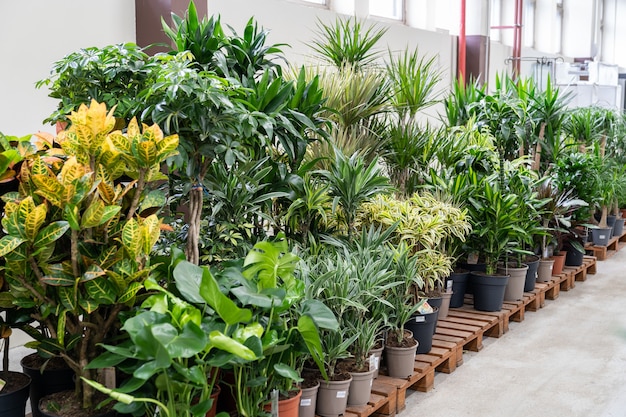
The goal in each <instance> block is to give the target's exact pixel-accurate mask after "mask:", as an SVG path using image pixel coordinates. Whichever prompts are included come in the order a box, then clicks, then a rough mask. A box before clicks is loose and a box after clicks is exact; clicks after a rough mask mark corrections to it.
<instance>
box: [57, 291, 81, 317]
mask: <svg viewBox="0 0 626 417" xmlns="http://www.w3.org/2000/svg"><path fill="white" fill-rule="evenodd" d="M56 290H57V293H58V294H59V300H60V301H61V304H63V306H64V307H65V308H66V309H68V310H70V311H76V308H77V307H78V299H77V297H76V290H75V287H74V286H68V287H57V288H56Z"/></svg>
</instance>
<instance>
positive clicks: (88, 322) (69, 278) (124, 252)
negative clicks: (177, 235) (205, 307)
mask: <svg viewBox="0 0 626 417" xmlns="http://www.w3.org/2000/svg"><path fill="white" fill-rule="evenodd" d="M68 118H69V119H70V121H71V122H72V126H71V127H70V128H69V130H67V131H63V132H61V133H60V134H59V136H58V137H57V138H56V141H57V142H58V144H59V145H60V146H61V148H60V149H59V148H53V147H52V146H50V148H49V149H47V150H45V152H44V154H43V155H41V156H36V157H34V158H32V159H29V160H28V161H24V162H23V163H22V167H21V172H20V174H21V175H20V191H19V192H17V193H9V194H6V195H5V196H4V199H5V202H6V206H5V210H4V213H5V215H4V217H3V221H2V223H3V227H4V228H5V230H6V231H7V235H6V236H4V237H3V238H2V239H0V255H1V256H2V257H3V258H4V259H5V261H6V269H5V275H6V279H7V281H8V283H9V286H10V289H11V293H12V295H13V296H14V297H15V304H16V305H18V306H24V307H33V310H32V311H33V312H32V318H33V319H35V320H37V321H38V322H39V323H41V325H42V326H43V327H45V329H46V333H47V334H49V336H50V337H44V338H43V339H42V340H39V341H38V343H37V346H38V349H39V350H40V351H42V352H48V354H54V355H59V356H61V357H62V358H63V359H64V360H65V361H66V362H67V364H68V365H69V366H70V368H72V369H73V370H74V372H75V374H76V376H77V379H76V390H75V393H76V396H77V398H73V401H72V402H73V403H74V404H75V403H78V404H80V405H79V408H80V409H83V410H88V409H93V408H94V407H95V406H96V405H97V400H96V399H95V391H94V390H93V389H92V388H91V387H89V386H88V385H87V384H84V383H83V382H82V381H81V379H80V377H86V378H87V379H96V375H95V373H94V371H93V370H91V369H87V368H86V365H87V363H89V361H90V360H92V359H93V358H95V357H96V356H97V355H98V354H99V352H100V351H101V348H100V347H99V343H102V342H104V341H106V340H108V338H110V337H112V336H114V335H115V334H116V333H117V326H118V316H119V314H120V313H121V312H122V311H123V310H125V309H127V308H129V306H132V304H133V302H134V300H135V296H136V294H137V292H138V291H139V290H140V289H141V288H142V283H143V281H144V280H145V279H146V278H147V276H148V274H149V273H150V270H151V267H150V263H149V256H148V254H149V252H150V250H151V248H152V245H153V244H154V243H155V242H156V240H157V239H158V237H159V225H160V221H159V218H158V217H157V216H156V215H155V214H149V213H153V212H154V211H155V209H158V207H159V204H161V203H162V201H164V199H162V198H159V196H158V193H155V192H154V191H152V192H150V193H148V192H147V191H149V185H150V184H151V183H152V182H153V181H155V180H158V179H162V178H163V176H162V174H161V173H160V164H161V163H162V162H163V161H164V160H165V158H167V157H169V156H171V155H172V154H174V153H175V152H176V147H177V145H178V139H177V137H176V136H168V137H164V136H163V134H162V133H161V130H160V129H159V128H158V126H151V127H147V126H146V127H144V129H143V130H142V129H141V128H140V127H139V125H138V124H137V123H136V122H135V121H131V123H130V124H129V126H128V130H127V133H125V134H122V133H121V132H119V131H117V132H113V127H114V125H115V119H114V117H113V114H112V111H107V109H106V106H105V105H104V104H99V103H96V102H92V103H91V105H90V106H89V107H87V106H85V105H82V106H81V107H80V108H79V110H78V111H77V112H73V113H72V114H71V115H69V116H68ZM123 174H126V175H129V176H130V178H131V180H130V181H128V182H119V183H116V182H115V181H116V180H117V179H118V178H119V177H120V176H122V175H123ZM35 406H36V405H35ZM83 412H85V413H86V411H83Z"/></svg>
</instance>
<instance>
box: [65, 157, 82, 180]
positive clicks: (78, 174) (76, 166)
mask: <svg viewBox="0 0 626 417" xmlns="http://www.w3.org/2000/svg"><path fill="white" fill-rule="evenodd" d="M87 172H88V169H87V167H86V166H85V165H83V164H80V163H78V161H77V160H76V158H74V157H72V158H69V159H68V160H67V162H66V163H65V164H64V165H63V168H62V169H61V181H62V182H63V184H68V183H70V182H72V181H75V180H77V179H80V178H82V177H83V176H84V175H85V174H86V173H87Z"/></svg>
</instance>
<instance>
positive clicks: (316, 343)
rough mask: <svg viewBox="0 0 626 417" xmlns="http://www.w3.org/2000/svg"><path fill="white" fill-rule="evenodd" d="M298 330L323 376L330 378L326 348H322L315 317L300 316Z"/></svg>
mask: <svg viewBox="0 0 626 417" xmlns="http://www.w3.org/2000/svg"><path fill="white" fill-rule="evenodd" d="M298 331H299V332H300V335H301V336H302V339H303V340H304V343H305V344H306V347H307V349H308V350H309V353H310V354H311V357H312V358H313V360H314V361H315V363H316V364H317V366H318V368H319V369H320V371H321V372H322V376H323V377H324V379H328V376H327V375H326V369H325V368H324V350H323V349H322V342H321V340H320V334H319V330H318V329H317V327H316V326H315V323H314V322H313V319H312V318H311V317H310V316H300V318H299V319H298Z"/></svg>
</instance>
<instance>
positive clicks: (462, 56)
mask: <svg viewBox="0 0 626 417" xmlns="http://www.w3.org/2000/svg"><path fill="white" fill-rule="evenodd" d="M465 1H466V0H461V27H460V28H459V29H460V30H459V52H458V54H459V62H458V67H459V68H458V77H459V80H460V81H461V82H462V83H463V85H465V83H466V82H467V79H466V77H465V71H466V68H465V66H466V40H465Z"/></svg>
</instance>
